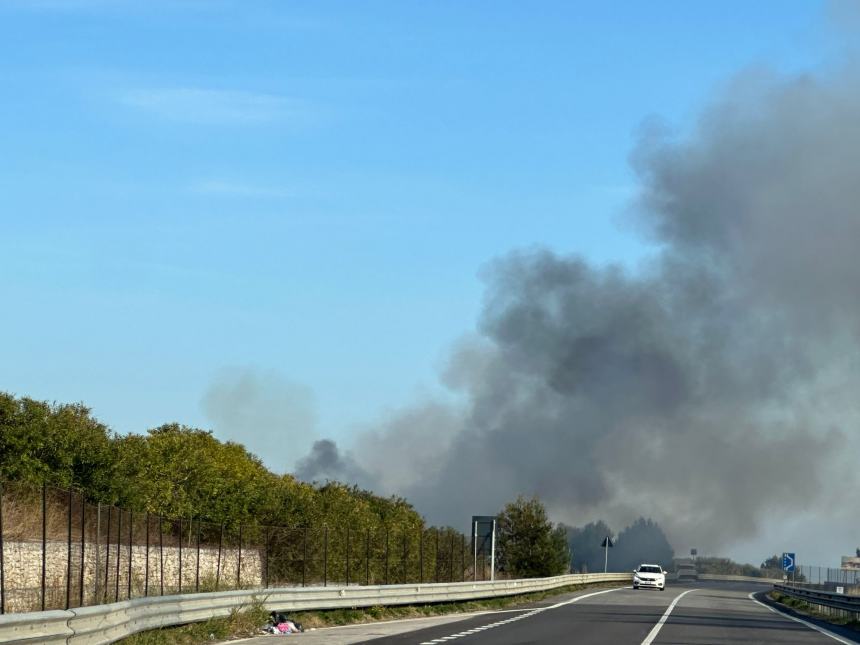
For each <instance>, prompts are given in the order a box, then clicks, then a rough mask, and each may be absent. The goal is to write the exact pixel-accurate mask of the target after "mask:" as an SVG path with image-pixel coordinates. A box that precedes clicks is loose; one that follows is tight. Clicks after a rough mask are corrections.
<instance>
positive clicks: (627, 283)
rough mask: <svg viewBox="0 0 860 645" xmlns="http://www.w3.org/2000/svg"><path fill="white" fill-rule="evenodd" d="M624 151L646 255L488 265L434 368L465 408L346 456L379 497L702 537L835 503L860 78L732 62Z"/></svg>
mask: <svg viewBox="0 0 860 645" xmlns="http://www.w3.org/2000/svg"><path fill="white" fill-rule="evenodd" d="M632 163H633V165H634V167H635V169H636V171H637V172H638V175H639V177H640V181H641V190H640V196H639V198H638V200H637V202H636V205H635V208H634V210H635V211H636V212H637V213H638V216H637V225H638V226H640V227H641V229H642V230H643V234H645V235H647V236H649V238H650V239H651V240H652V241H653V242H654V243H655V245H656V248H657V249H658V250H657V251H656V252H655V255H654V256H653V257H652V259H651V260H650V261H649V262H648V263H647V264H645V265H644V266H642V267H641V268H639V269H638V270H636V271H630V270H625V269H623V268H620V267H608V268H598V267H594V266H590V265H589V264H588V263H586V262H585V261H583V260H581V259H579V258H576V257H565V256H560V255H558V254H556V253H553V252H550V251H548V250H532V251H523V252H517V253H512V254H510V255H509V256H507V257H504V258H502V259H499V260H497V261H496V262H494V263H493V264H492V265H491V266H490V267H489V268H488V269H487V271H486V281H487V295H486V302H485V306H484V310H483V314H482V317H481V320H480V326H479V329H480V335H479V337H478V338H475V339H471V340H469V341H464V343H463V345H462V346H460V347H458V348H457V349H456V350H455V351H454V352H453V355H452V357H451V362H450V366H449V369H448V371H447V373H446V374H445V379H446V383H448V384H449V385H450V386H451V387H452V388H453V389H454V390H455V391H456V392H457V393H459V394H460V395H461V397H462V400H463V401H465V403H464V404H463V405H462V407H460V408H455V407H452V408H447V409H445V410H444V412H440V407H442V406H439V405H430V406H426V407H424V408H422V409H418V410H407V411H405V412H404V413H403V414H402V415H401V416H399V417H396V418H393V419H391V420H390V421H389V422H388V424H387V426H386V427H385V428H382V429H380V430H379V431H377V432H375V433H369V434H367V435H365V436H362V437H361V438H360V439H359V441H357V443H356V445H355V446H354V447H353V449H352V450H351V452H350V454H351V455H352V458H353V459H355V460H356V462H357V463H359V464H362V466H363V467H364V468H365V470H366V471H367V472H370V473H372V474H373V477H374V481H375V483H376V486H377V487H378V488H380V489H381V492H388V493H397V494H401V495H405V496H406V497H407V498H408V499H409V500H410V501H412V502H413V503H414V504H415V505H416V507H417V508H418V509H419V510H420V511H422V512H424V513H426V514H427V516H428V518H429V519H430V520H431V521H434V522H449V523H454V524H457V525H459V524H462V523H463V521H464V519H465V518H468V516H469V515H471V514H473V513H489V512H494V511H495V510H497V509H498V508H500V507H501V506H502V504H503V503H504V502H505V501H508V500H510V499H512V498H514V497H515V496H516V495H517V494H520V493H523V494H527V495H528V494H537V495H539V496H540V497H541V498H542V499H543V500H545V501H546V502H547V504H548V505H549V507H550V510H551V511H552V512H553V514H554V515H555V517H556V519H558V520H563V521H565V522H567V523H571V524H575V523H579V524H582V523H584V522H585V521H588V520H591V519H596V518H606V519H608V520H609V521H610V522H612V523H614V524H615V525H619V524H622V523H625V522H629V521H631V520H632V519H634V518H635V517H638V516H640V515H645V516H651V517H653V518H654V519H655V520H657V521H658V522H659V523H660V524H661V525H662V526H663V527H665V528H666V529H667V533H668V535H669V537H670V539H671V540H672V541H673V543H674V544H675V545H676V546H681V545H684V546H690V545H696V546H698V547H699V548H700V549H703V552H711V551H713V550H719V549H721V548H727V547H729V546H731V545H732V544H734V543H737V542H739V541H743V540H749V539H751V538H753V537H754V536H755V535H756V534H757V533H758V532H759V531H760V529H761V528H762V527H763V526H764V525H765V524H767V523H769V522H772V521H774V520H775V519H777V518H779V517H782V516H785V515H790V514H792V513H795V514H796V513H798V512H800V511H802V509H810V508H812V507H814V510H810V511H806V512H808V513H811V516H810V517H812V518H813V519H814V515H815V513H836V512H837V511H836V510H835V506H836V504H834V501H836V500H838V499H840V497H842V494H841V493H839V492H838V491H840V490H845V488H844V487H846V486H850V485H853V482H854V481H855V479H854V477H853V475H852V471H851V469H849V468H847V467H846V466H847V464H848V459H846V455H850V454H851V453H850V451H851V450H852V449H855V450H856V437H855V434H856V431H855V428H856V427H857V420H858V412H860V406H858V399H860V397H858V396H857V394H856V392H857V390H858V386H860V371H858V367H860V351H858V331H860V253H858V245H860V83H858V77H857V76H856V75H854V74H849V73H841V74H837V75H833V76H831V77H813V76H804V77H800V78H792V79H781V78H777V77H773V76H768V75H767V74H748V75H745V76H743V77H740V78H738V79H737V80H736V81H735V82H734V83H733V84H732V85H731V87H730V88H729V89H728V90H727V91H726V92H725V93H724V95H723V96H722V97H721V98H720V99H719V100H718V101H716V102H715V103H714V104H713V105H712V106H711V107H710V108H709V109H708V110H707V111H706V112H705V113H704V114H703V116H702V117H701V119H700V120H699V122H698V124H697V126H696V127H695V129H694V131H693V132H691V133H689V134H688V135H686V136H685V137H683V138H673V137H672V136H670V135H669V134H667V133H666V132H665V131H662V130H660V129H659V128H656V127H649V128H647V129H646V130H645V131H644V132H643V134H642V136H641V139H640V142H639V144H638V146H637V147H636V149H635V151H634V153H633V155H632ZM425 414H432V415H433V418H432V419H430V418H428V417H426V416H425ZM406 433H412V434H411V435H410V437H411V438H410V439H409V440H408V441H404V440H403V438H404V437H405V436H406ZM436 437H439V438H440V439H439V440H438V441H436V440H435V439H436ZM422 438H423V440H422ZM855 454H856V453H855ZM393 472H396V476H393V475H392V473H393ZM304 475H305V476H312V475H313V473H309V472H305V473H304ZM344 475H346V473H344ZM383 482H384V484H383ZM843 500H844V497H843ZM811 521H812V520H811Z"/></svg>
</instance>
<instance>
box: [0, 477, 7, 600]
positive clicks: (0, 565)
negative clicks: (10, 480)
mask: <svg viewBox="0 0 860 645" xmlns="http://www.w3.org/2000/svg"><path fill="white" fill-rule="evenodd" d="M3 546H4V545H3V484H2V483H0V615H3V614H5V613H6V573H5V569H4V562H3Z"/></svg>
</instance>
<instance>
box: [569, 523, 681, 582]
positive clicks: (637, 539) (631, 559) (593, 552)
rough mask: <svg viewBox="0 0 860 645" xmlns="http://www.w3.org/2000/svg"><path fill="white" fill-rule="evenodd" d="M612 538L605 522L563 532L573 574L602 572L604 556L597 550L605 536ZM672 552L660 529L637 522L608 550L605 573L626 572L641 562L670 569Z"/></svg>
mask: <svg viewBox="0 0 860 645" xmlns="http://www.w3.org/2000/svg"><path fill="white" fill-rule="evenodd" d="M611 535H613V532H612V530H611V529H610V528H609V526H608V525H607V524H606V522H603V521H598V522H591V523H590V524H586V525H585V526H584V527H582V528H574V527H570V528H568V529H567V539H568V544H569V545H570V552H571V567H572V568H573V569H574V570H577V571H583V570H585V571H591V572H595V571H603V563H604V557H605V554H604V552H603V548H602V547H601V546H600V545H601V543H602V541H603V539H604V538H605V537H606V536H611ZM673 557H674V551H673V550H672V546H671V545H670V544H669V540H668V539H667V538H666V535H665V533H663V529H661V528H660V526H659V525H658V524H657V523H656V522H654V521H653V520H651V519H645V518H641V517H640V518H639V519H637V520H636V521H635V522H633V523H632V524H631V525H630V526H628V527H627V528H625V529H624V530H623V531H621V533H620V534H619V535H618V538H617V539H616V540H615V547H614V548H612V549H610V550H609V570H610V571H627V570H631V569H633V568H635V567H637V566H638V565H640V564H641V563H643V562H650V563H654V564H659V565H661V566H662V567H663V568H666V569H668V568H670V567H671V566H672V559H673Z"/></svg>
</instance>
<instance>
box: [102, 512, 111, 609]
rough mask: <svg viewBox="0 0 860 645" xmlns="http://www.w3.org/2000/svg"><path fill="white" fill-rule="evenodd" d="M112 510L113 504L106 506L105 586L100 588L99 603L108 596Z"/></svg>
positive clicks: (104, 600)
mask: <svg viewBox="0 0 860 645" xmlns="http://www.w3.org/2000/svg"><path fill="white" fill-rule="evenodd" d="M112 511H113V506H108V521H107V531H106V532H105V586H104V588H103V589H102V595H101V600H100V601H99V604H104V603H105V602H106V601H107V597H108V571H110V519H111V515H113V513H112Z"/></svg>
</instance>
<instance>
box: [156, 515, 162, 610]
mask: <svg viewBox="0 0 860 645" xmlns="http://www.w3.org/2000/svg"><path fill="white" fill-rule="evenodd" d="M156 517H158V579H159V580H160V581H161V595H162V596H163V595H164V523H163V522H162V521H161V515H157V516H156Z"/></svg>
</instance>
